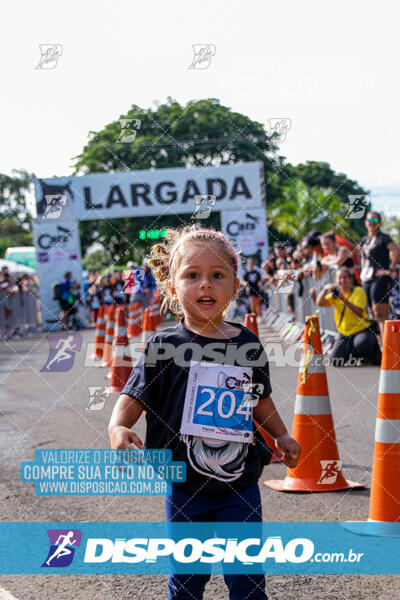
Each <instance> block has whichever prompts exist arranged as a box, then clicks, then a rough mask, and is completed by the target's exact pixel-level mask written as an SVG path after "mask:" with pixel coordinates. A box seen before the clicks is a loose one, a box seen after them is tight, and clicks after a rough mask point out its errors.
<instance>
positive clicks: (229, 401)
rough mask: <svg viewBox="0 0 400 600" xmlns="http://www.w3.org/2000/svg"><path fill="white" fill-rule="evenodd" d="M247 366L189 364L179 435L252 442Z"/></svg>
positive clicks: (249, 379) (250, 379)
mask: <svg viewBox="0 0 400 600" xmlns="http://www.w3.org/2000/svg"><path fill="white" fill-rule="evenodd" d="M251 381H252V369H251V368H250V367H234V366H231V365H217V364H215V363H207V362H203V363H199V362H192V363H191V365H190V371H189V377H188V384H187V388H186V396H185V404H184V408H183V415H182V423H181V433H182V434H185V435H186V434H187V435H196V436H200V437H205V438H211V439H217V440H224V441H234V442H245V443H250V442H252V441H253V407H252V395H251V394H250V393H249V391H248V390H249V387H250V386H251Z"/></svg>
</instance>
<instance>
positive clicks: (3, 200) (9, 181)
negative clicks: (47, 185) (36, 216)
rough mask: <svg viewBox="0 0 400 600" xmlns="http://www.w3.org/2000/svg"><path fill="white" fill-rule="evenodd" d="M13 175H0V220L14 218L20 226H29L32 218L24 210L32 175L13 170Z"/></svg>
mask: <svg viewBox="0 0 400 600" xmlns="http://www.w3.org/2000/svg"><path fill="white" fill-rule="evenodd" d="M13 174H14V175H13V176H10V175H4V174H3V173H0V218H6V217H14V218H15V219H18V221H19V222H20V223H21V224H30V223H31V221H32V218H31V215H30V213H29V212H28V211H27V208H26V197H27V193H28V192H29V188H30V186H31V184H32V177H33V175H32V174H30V173H28V172H27V171H25V170H23V169H21V170H16V169H14V170H13Z"/></svg>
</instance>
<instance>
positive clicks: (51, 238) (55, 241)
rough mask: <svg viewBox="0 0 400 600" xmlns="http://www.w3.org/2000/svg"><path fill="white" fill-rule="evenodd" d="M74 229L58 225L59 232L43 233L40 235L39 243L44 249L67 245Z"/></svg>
mask: <svg viewBox="0 0 400 600" xmlns="http://www.w3.org/2000/svg"><path fill="white" fill-rule="evenodd" d="M71 235H72V231H71V230H70V229H67V228H66V227H61V225H58V226H57V233H56V234H55V235H50V234H49V233H42V234H41V235H40V236H39V239H38V244H39V246H40V248H42V249H43V250H48V249H49V248H51V247H52V246H65V245H66V244H67V243H68V239H69V238H70V237H71Z"/></svg>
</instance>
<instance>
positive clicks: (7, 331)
mask: <svg viewBox="0 0 400 600" xmlns="http://www.w3.org/2000/svg"><path fill="white" fill-rule="evenodd" d="M38 326H39V322H38V311H37V297H36V295H35V294H34V293H33V292H15V293H12V294H10V293H9V292H6V291H4V290H0V338H7V337H10V336H12V335H13V334H15V333H18V335H23V334H25V333H29V332H30V331H34V330H36V329H37V328H38Z"/></svg>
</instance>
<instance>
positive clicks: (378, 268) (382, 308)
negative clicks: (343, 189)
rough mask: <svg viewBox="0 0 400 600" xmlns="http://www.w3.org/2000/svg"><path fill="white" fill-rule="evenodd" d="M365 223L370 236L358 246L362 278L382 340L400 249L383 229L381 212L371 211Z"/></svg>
mask: <svg viewBox="0 0 400 600" xmlns="http://www.w3.org/2000/svg"><path fill="white" fill-rule="evenodd" d="M365 226H366V228H367V230H368V235H366V236H365V237H364V238H363V239H362V240H361V242H360V245H359V248H360V250H361V260H362V270H361V275H360V277H361V281H362V286H363V288H364V291H365V293H366V295H367V299H368V305H369V306H370V308H371V311H372V314H373V316H374V317H375V319H376V320H377V321H378V325H379V329H380V333H381V340H382V339H383V327H384V323H385V321H386V319H388V318H389V311H390V307H389V295H390V291H391V288H392V285H393V284H394V283H395V282H396V279H395V277H396V267H397V263H398V261H399V257H400V249H399V247H398V246H397V245H396V244H395V243H394V241H393V240H392V238H391V237H390V236H389V235H387V234H386V233H383V232H382V231H381V216H380V214H379V213H377V212H374V211H370V212H369V213H368V214H367V217H366V219H365Z"/></svg>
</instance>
